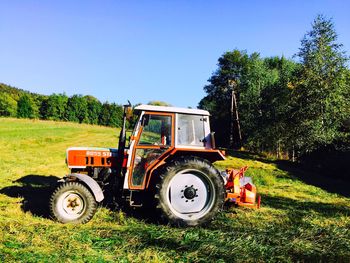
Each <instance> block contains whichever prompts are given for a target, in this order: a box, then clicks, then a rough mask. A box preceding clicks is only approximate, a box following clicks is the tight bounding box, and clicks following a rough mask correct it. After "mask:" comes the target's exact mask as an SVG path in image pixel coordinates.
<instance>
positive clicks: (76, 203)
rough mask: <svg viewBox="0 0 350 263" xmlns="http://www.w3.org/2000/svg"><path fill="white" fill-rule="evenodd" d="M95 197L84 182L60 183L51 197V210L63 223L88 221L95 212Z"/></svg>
mask: <svg viewBox="0 0 350 263" xmlns="http://www.w3.org/2000/svg"><path fill="white" fill-rule="evenodd" d="M96 209H97V204H96V200H95V197H94V196H93V195H92V193H91V192H90V191H89V189H87V188H86V186H84V185H83V184H81V183H79V182H66V183H63V184H61V185H59V186H58V187H57V188H56V190H55V191H54V192H53V194H52V196H51V199H50V212H51V215H52V217H53V218H54V219H56V220H57V221H59V222H61V223H74V224H79V223H82V224H84V223H86V222H88V221H89V220H90V219H91V218H92V217H93V216H94V214H95V212H96Z"/></svg>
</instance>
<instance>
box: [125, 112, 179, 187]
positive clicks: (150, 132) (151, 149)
mask: <svg viewBox="0 0 350 263" xmlns="http://www.w3.org/2000/svg"><path fill="white" fill-rule="evenodd" d="M174 127H175V125H174V114H171V113H169V114H167V113H152V112H146V113H145V114H144V115H143V117H142V119H141V128H140V133H139V136H138V137H137V138H136V146H135V148H134V150H133V158H132V164H131V170H130V173H131V176H129V189H144V188H145V183H146V182H145V181H146V180H145V179H146V174H147V172H149V171H150V169H152V167H154V165H156V164H157V161H158V160H159V158H161V156H162V155H163V154H164V153H165V152H166V151H168V150H170V149H171V148H173V147H174Z"/></svg>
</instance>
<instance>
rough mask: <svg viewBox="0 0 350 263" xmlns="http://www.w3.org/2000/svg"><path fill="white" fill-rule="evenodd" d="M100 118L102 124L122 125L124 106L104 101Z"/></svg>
mask: <svg viewBox="0 0 350 263" xmlns="http://www.w3.org/2000/svg"><path fill="white" fill-rule="evenodd" d="M99 120H100V121H99V124H100V125H104V126H112V127H121V125H122V121H123V108H122V106H120V105H117V104H115V103H112V104H109V103H108V102H105V103H103V105H102V109H101V112H100V118H99Z"/></svg>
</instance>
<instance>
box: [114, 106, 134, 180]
mask: <svg viewBox="0 0 350 263" xmlns="http://www.w3.org/2000/svg"><path fill="white" fill-rule="evenodd" d="M130 107H131V103H130V101H129V100H128V104H126V105H123V108H124V112H123V125H122V129H121V130H120V134H119V143H118V162H117V168H116V169H117V175H118V176H121V171H122V166H123V160H124V150H125V142H126V131H125V130H126V128H125V124H126V115H127V112H128V109H129V108H130Z"/></svg>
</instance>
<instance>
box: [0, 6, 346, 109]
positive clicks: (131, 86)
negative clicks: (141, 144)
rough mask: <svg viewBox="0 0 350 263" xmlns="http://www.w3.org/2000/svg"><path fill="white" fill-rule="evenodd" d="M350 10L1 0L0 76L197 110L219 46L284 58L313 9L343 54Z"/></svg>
mask: <svg viewBox="0 0 350 263" xmlns="http://www.w3.org/2000/svg"><path fill="white" fill-rule="evenodd" d="M349 12H350V1H321V0H318V1H316V0H308V1H305V0H304V1H302V0H300V1H277V0H276V1H204V0H202V1H196V0H187V1H165V0H163V1H151V0H149V1H136V0H135V1H115V0H111V1H103V0H101V1H97V0H96V1H87V0H85V1H63V0H60V1H49V0H48V1H39V0H36V1H34V0H33V1H31V0H28V1H17V0H8V1H6V0H0V82H3V83H6V84H9V85H12V86H15V87H19V88H22V89H26V90H29V91H31V92H37V93H41V94H52V93H62V92H66V94H67V95H72V94H83V95H87V94H90V95H93V96H95V97H97V98H98V99H99V100H101V101H106V100H108V101H109V102H116V103H124V102H126V100H127V99H129V100H130V101H131V102H132V103H139V102H140V103H147V102H149V101H151V100H162V101H166V102H169V103H171V104H172V105H174V106H183V107H187V106H192V107H196V106H197V104H198V102H199V100H200V99H201V98H202V97H203V96H204V95H205V93H204V91H203V86H204V85H205V84H206V83H207V80H208V78H209V77H210V76H211V74H212V73H213V72H214V71H215V69H216V67H217V66H216V64H217V59H218V58H219V57H220V56H221V55H222V54H223V53H224V52H226V51H230V50H233V49H235V48H238V49H242V50H247V51H248V52H249V53H251V52H255V51H256V52H259V53H260V54H261V55H262V56H275V55H277V56H281V55H284V56H286V57H288V58H291V57H292V55H293V54H295V53H296V52H297V51H298V48H299V47H300V40H301V38H302V37H303V35H304V34H305V33H306V32H307V31H308V30H310V29H311V22H312V21H313V19H314V18H315V16H316V15H317V14H324V15H326V16H327V17H332V18H333V19H334V22H335V26H336V31H337V32H338V34H339V42H341V43H343V44H344V49H345V50H346V51H347V54H348V55H349V52H348V51H349V50H350V35H349V32H350V15H349Z"/></svg>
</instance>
